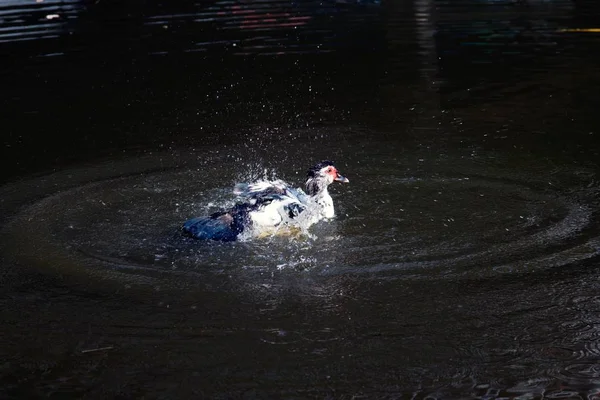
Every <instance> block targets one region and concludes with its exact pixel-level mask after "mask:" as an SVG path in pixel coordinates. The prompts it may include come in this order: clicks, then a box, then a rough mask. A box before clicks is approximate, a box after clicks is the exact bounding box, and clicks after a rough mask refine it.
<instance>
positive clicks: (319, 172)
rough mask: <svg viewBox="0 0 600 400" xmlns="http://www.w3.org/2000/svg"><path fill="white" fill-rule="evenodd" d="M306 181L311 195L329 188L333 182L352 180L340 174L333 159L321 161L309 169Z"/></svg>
mask: <svg viewBox="0 0 600 400" xmlns="http://www.w3.org/2000/svg"><path fill="white" fill-rule="evenodd" d="M307 178H308V179H307V181H306V190H307V193H308V194H309V195H311V196H314V195H316V194H317V193H319V192H321V191H322V190H323V189H325V188H327V186H329V185H330V184H332V183H333V182H336V181H337V182H342V183H348V182H350V181H349V180H348V178H346V177H343V176H342V175H340V173H339V171H338V170H337V168H336V167H335V166H334V165H333V163H332V162H331V161H327V160H325V161H321V162H320V163H318V164H316V165H315V166H313V167H311V168H310V169H309V170H308V174H307Z"/></svg>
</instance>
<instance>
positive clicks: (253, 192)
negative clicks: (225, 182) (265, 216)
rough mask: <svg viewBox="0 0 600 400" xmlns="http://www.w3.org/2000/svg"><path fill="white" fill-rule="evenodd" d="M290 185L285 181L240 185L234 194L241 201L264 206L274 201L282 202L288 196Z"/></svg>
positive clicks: (236, 187) (236, 186)
mask: <svg viewBox="0 0 600 400" xmlns="http://www.w3.org/2000/svg"><path fill="white" fill-rule="evenodd" d="M288 187H289V186H288V184H287V183H285V182H284V181H281V180H277V181H260V182H255V183H250V184H248V183H238V184H237V185H235V187H234V189H233V193H234V194H235V195H236V196H238V197H239V198H240V199H242V200H244V201H247V202H249V203H251V204H253V205H254V204H262V203H264V202H270V201H273V200H280V199H282V197H285V196H288Z"/></svg>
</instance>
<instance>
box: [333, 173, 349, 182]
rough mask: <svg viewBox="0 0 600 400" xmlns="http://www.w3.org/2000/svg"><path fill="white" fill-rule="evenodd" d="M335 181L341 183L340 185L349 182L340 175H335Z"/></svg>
mask: <svg viewBox="0 0 600 400" xmlns="http://www.w3.org/2000/svg"><path fill="white" fill-rule="evenodd" d="M334 180H336V181H338V182H342V183H349V182H350V181H349V180H348V178H346V177H345V176H342V175H340V174H337V176H336V177H335V179H334Z"/></svg>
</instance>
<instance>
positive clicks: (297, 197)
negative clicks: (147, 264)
mask: <svg viewBox="0 0 600 400" xmlns="http://www.w3.org/2000/svg"><path fill="white" fill-rule="evenodd" d="M307 175H308V176H307V178H308V179H307V180H306V184H305V187H306V192H304V191H303V190H302V189H299V188H298V189H294V188H292V187H290V186H289V185H288V184H287V183H285V182H283V181H281V180H276V181H261V182H256V183H252V184H247V183H241V184H237V185H236V186H235V188H234V191H233V192H234V194H235V195H237V196H238V199H239V201H238V203H237V204H236V205H235V206H234V207H232V208H231V209H229V210H226V211H219V212H216V213H214V214H212V215H210V216H206V217H197V218H192V219H190V220H188V221H186V222H185V223H184V224H183V231H184V232H185V233H186V234H188V235H190V236H192V237H194V238H196V239H205V240H220V241H234V240H237V239H239V237H240V235H241V234H242V233H244V234H249V236H264V235H269V234H276V233H278V232H286V231H287V232H289V231H293V230H294V229H295V230H296V231H297V230H299V229H300V226H302V227H304V228H307V227H308V226H310V225H312V224H314V223H315V222H318V221H320V220H322V219H325V218H333V217H334V215H335V211H334V207H333V199H332V198H331V196H330V195H329V192H328V191H327V187H328V186H329V185H330V184H331V183H333V182H335V181H337V182H344V183H348V182H349V181H348V179H347V178H345V177H343V176H342V175H340V173H339V172H338V170H337V169H336V168H335V166H334V165H333V163H332V162H331V161H321V162H320V163H318V164H316V165H315V166H314V167H312V168H310V169H309V170H308V174H307Z"/></svg>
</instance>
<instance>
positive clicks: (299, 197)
mask: <svg viewBox="0 0 600 400" xmlns="http://www.w3.org/2000/svg"><path fill="white" fill-rule="evenodd" d="M233 193H234V194H235V195H236V196H238V197H239V198H240V199H241V200H242V201H243V202H245V203H247V204H249V205H250V206H252V207H253V208H254V209H258V208H259V207H261V206H267V205H270V204H271V203H272V202H273V201H277V211H278V213H279V214H280V215H281V216H282V218H283V219H284V220H285V219H287V218H292V219H293V218H295V217H297V216H298V215H299V214H300V213H301V212H302V211H304V210H305V208H306V200H307V198H308V196H307V195H306V194H305V193H304V192H303V191H302V189H295V188H292V187H291V186H289V185H288V184H287V183H285V182H284V181H282V180H276V181H260V182H256V183H251V184H247V183H240V184H237V185H236V186H235V188H234V190H233ZM269 209H272V207H269Z"/></svg>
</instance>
